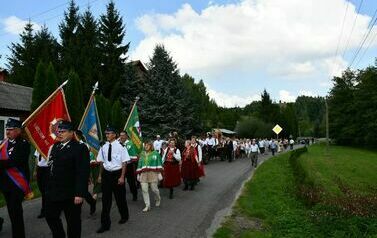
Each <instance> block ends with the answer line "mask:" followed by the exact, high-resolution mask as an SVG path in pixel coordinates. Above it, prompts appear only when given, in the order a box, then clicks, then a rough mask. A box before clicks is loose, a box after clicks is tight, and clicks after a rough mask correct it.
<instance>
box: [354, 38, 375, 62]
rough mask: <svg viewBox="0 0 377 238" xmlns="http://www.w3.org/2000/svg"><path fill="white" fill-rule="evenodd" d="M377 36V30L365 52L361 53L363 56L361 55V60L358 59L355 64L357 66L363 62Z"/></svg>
mask: <svg viewBox="0 0 377 238" xmlns="http://www.w3.org/2000/svg"><path fill="white" fill-rule="evenodd" d="M376 37H377V31H376V32H375V33H374V35H373V36H372V37H371V38H370V39H371V40H370V41H369V43H368V45H367V47H366V48H365V49H364V50H363V53H362V54H361V56H360V57H359V60H358V61H357V63H356V64H355V67H357V66H358V65H359V63H360V62H361V60H362V59H363V58H364V56H365V54H366V52H367V51H368V50H369V48H370V47H371V45H372V43H373V42H374V40H375V39H376Z"/></svg>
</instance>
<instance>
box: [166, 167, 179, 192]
mask: <svg viewBox="0 0 377 238" xmlns="http://www.w3.org/2000/svg"><path fill="white" fill-rule="evenodd" d="M180 184H181V171H180V169H179V163H171V162H165V163H164V180H163V182H162V185H163V186H164V187H165V188H173V187H177V186H179V185H180Z"/></svg>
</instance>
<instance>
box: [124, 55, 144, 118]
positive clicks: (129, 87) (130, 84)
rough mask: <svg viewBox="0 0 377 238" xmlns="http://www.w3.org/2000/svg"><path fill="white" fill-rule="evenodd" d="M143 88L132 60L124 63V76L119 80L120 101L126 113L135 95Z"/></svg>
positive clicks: (129, 109)
mask: <svg viewBox="0 0 377 238" xmlns="http://www.w3.org/2000/svg"><path fill="white" fill-rule="evenodd" d="M142 90H143V81H142V79H141V78H140V77H139V75H138V73H137V71H136V67H135V66H134V65H132V62H130V63H128V64H126V65H125V70H124V76H123V77H122V81H121V82H120V103H121V107H122V108H123V112H124V113H125V114H128V113H129V112H130V111H131V108H132V105H133V103H134V102H135V99H136V97H137V96H140V93H141V92H142Z"/></svg>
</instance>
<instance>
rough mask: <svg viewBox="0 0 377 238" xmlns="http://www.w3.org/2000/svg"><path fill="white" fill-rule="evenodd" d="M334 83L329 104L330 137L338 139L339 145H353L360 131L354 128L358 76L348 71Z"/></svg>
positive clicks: (335, 79)
mask: <svg viewBox="0 0 377 238" xmlns="http://www.w3.org/2000/svg"><path fill="white" fill-rule="evenodd" d="M333 82H334V86H333V88H332V89H331V90H330V95H329V103H328V104H329V127H330V137H331V138H334V139H336V141H337V143H339V144H351V143H353V142H354V140H355V135H357V132H358V130H359V128H356V127H354V126H353V125H354V122H355V121H356V120H355V117H356V116H357V111H356V108H355V106H354V94H355V84H356V82H357V75H356V74H355V72H353V71H351V70H346V71H345V72H344V73H343V74H342V76H341V77H334V79H333ZM350 115H353V116H350Z"/></svg>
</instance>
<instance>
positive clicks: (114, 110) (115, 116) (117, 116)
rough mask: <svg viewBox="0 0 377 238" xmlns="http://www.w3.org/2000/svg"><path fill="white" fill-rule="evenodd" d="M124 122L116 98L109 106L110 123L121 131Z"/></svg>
mask: <svg viewBox="0 0 377 238" xmlns="http://www.w3.org/2000/svg"><path fill="white" fill-rule="evenodd" d="M125 124H126V120H125V118H124V115H123V114H122V108H121V106H120V102H119V100H116V101H115V102H114V103H113V106H112V107H111V125H113V126H115V128H116V129H117V130H118V131H121V130H122V129H123V127H124V125H125Z"/></svg>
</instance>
